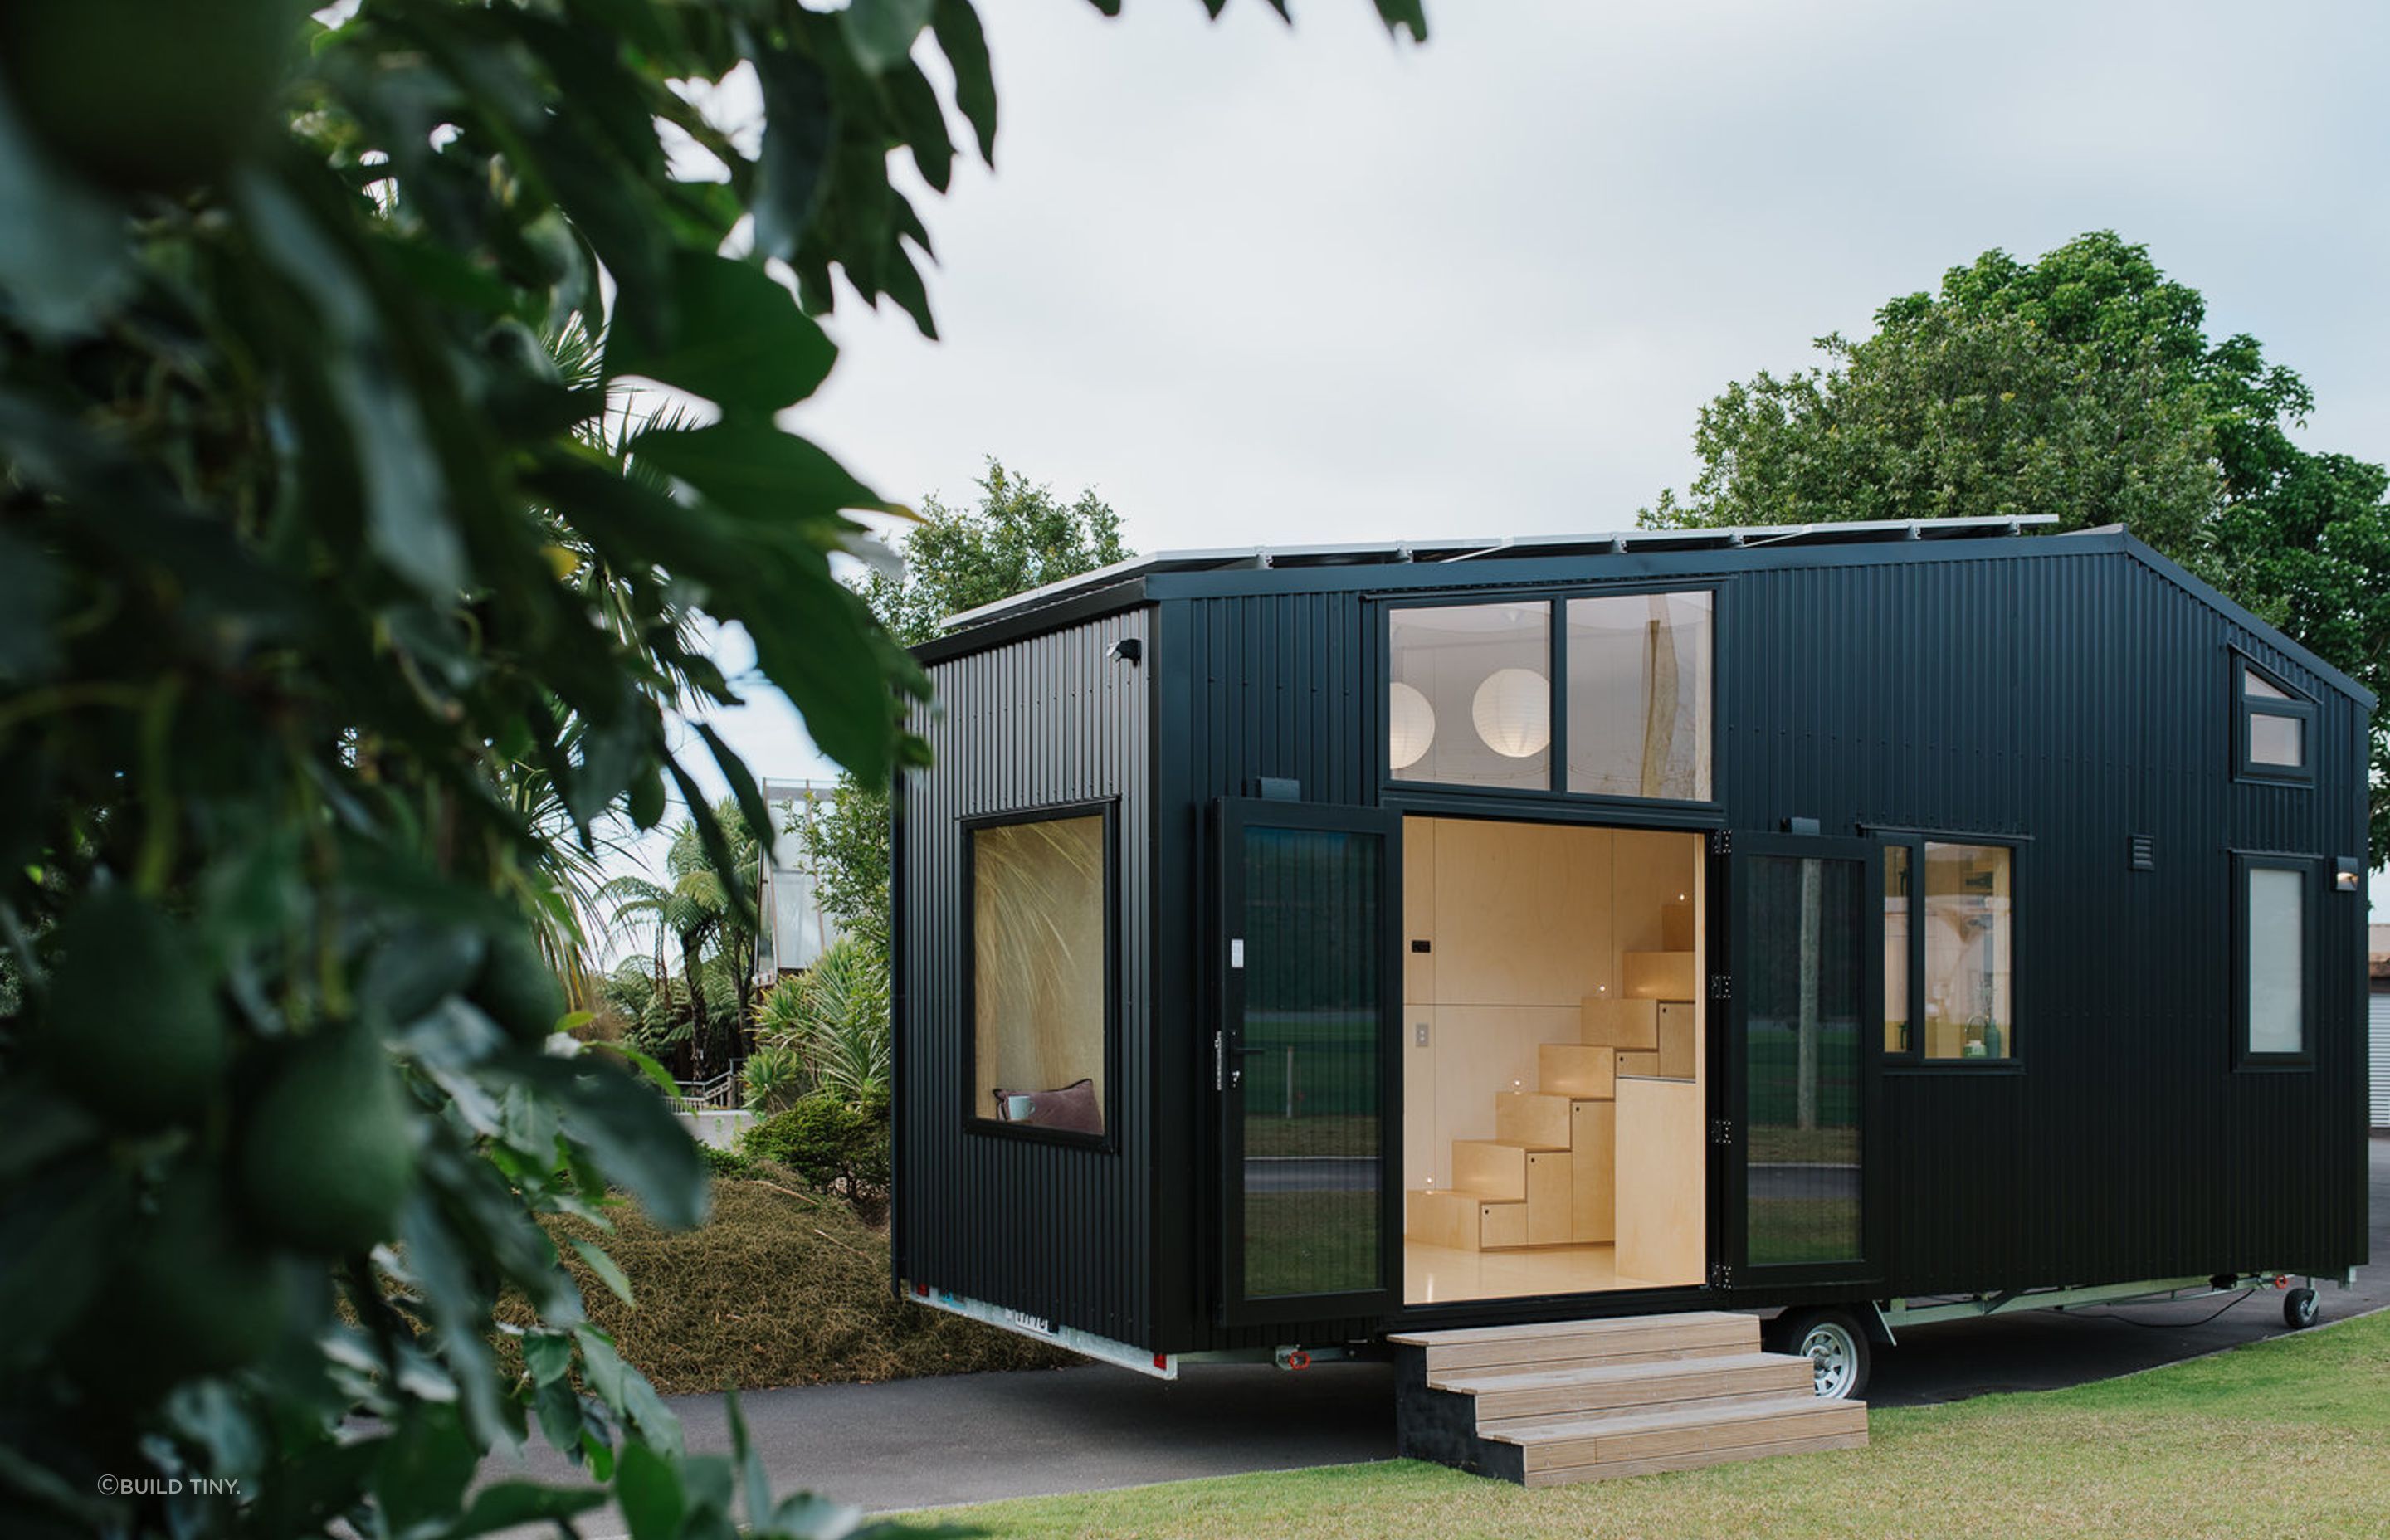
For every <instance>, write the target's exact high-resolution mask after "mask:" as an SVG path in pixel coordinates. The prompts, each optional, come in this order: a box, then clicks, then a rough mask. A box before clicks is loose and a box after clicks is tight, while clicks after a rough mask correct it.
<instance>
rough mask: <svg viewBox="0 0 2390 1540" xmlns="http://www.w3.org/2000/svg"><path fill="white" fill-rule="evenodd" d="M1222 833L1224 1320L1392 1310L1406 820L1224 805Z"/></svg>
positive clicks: (1311, 807) (1219, 1028) (1218, 1078)
mask: <svg viewBox="0 0 2390 1540" xmlns="http://www.w3.org/2000/svg"><path fill="white" fill-rule="evenodd" d="M1215 833H1216V836H1217V839H1218V841H1219V844H1218V872H1219V896H1220V909H1219V915H1218V923H1217V925H1216V926H1215V928H1214V945H1215V947H1216V948H1217V956H1216V959H1215V967H1216V974H1215V977H1216V980H1217V987H1216V991H1215V995H1214V997H1215V998H1216V999H1217V1000H1218V1002H1219V1016H1218V1019H1217V1020H1216V1021H1215V1023H1214V1034H1213V1039H1212V1045H1211V1046H1212V1071H1213V1085H1214V1090H1215V1091H1216V1092H1217V1093H1218V1098H1219V1106H1220V1149H1221V1154H1222V1173H1221V1194H1222V1200H1221V1205H1220V1217H1221V1222H1222V1233H1221V1245H1220V1248H1219V1251H1220V1257H1221V1263H1222V1287H1221V1290H1220V1302H1221V1303H1220V1315H1221V1318H1222V1319H1223V1320H1225V1321H1227V1322H1230V1323H1238V1322H1266V1321H1291V1320H1304V1319H1322V1318H1327V1317H1331V1316H1339V1315H1378V1314H1383V1313H1385V1312H1387V1311H1389V1310H1391V1309H1392V1308H1393V1302H1394V1290H1395V1289H1396V1287H1397V1285H1398V1283H1399V1281H1400V1276H1401V1275H1400V1263H1401V1258H1400V1251H1399V1247H1400V1244H1401V1222H1400V1219H1399V1216H1398V1215H1397V1213H1396V1211H1395V1207H1394V1205H1395V1204H1396V1203H1397V1202H1398V1201H1399V1200H1400V1198H1401V1194H1400V1192H1399V1191H1397V1190H1396V1189H1397V1187H1399V1184H1398V1183H1397V1182H1395V1181H1394V1179H1393V1173H1392V1170H1391V1168H1390V1166H1389V1164H1388V1160H1389V1154H1390V1152H1391V1151H1394V1150H1397V1149H1400V1148H1401V1146H1402V1140H1401V1133H1400V1129H1399V1127H1398V1126H1397V1122H1396V1120H1397V1119H1398V1117H1399V1115H1400V1107H1401V1098H1400V1097H1399V1095H1398V1094H1397V1090H1396V1081H1395V1075H1396V1073H1397V1067H1398V1065H1399V1063H1400V1054H1399V1043H1398V1041H1397V1033H1399V1032H1400V1030H1401V1020H1400V1016H1401V1012H1400V1007H1401V1000H1402V994H1401V987H1400V977H1401V975H1400V973H1399V971H1398V969H1399V967H1400V956H1399V953H1398V951H1397V937H1398V935H1399V927H1398V923H1397V922H1398V918H1399V917H1398V916H1397V914H1396V912H1395V906H1396V905H1397V903H1398V902H1399V893H1400V889H1399V888H1398V886H1397V885H1396V884H1397V879H1398V878H1399V874H1400V872H1401V869H1402V863H1401V838H1402V821H1401V819H1400V818H1399V817H1398V816H1397V815H1394V814H1392V813H1383V812H1380V811H1378V810H1376V809H1374V808H1353V807H1328V806H1321V805H1316V804H1310V803H1303V802H1268V801H1253V800H1246V799H1226V800H1223V801H1222V802H1219V803H1218V804H1217V816H1216V819H1215Z"/></svg>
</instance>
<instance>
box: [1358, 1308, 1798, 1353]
mask: <svg viewBox="0 0 2390 1540" xmlns="http://www.w3.org/2000/svg"><path fill="white" fill-rule="evenodd" d="M1735 1321H1740V1322H1744V1323H1747V1324H1748V1325H1749V1326H1750V1328H1751V1340H1752V1341H1754V1342H1756V1341H1759V1317H1758V1316H1756V1315H1742V1314H1741V1313H1740V1312H1737V1311H1731V1310H1685V1311H1678V1312H1676V1313H1675V1314H1672V1315H1605V1316H1602V1317H1601V1318H1600V1319H1598V1320H1586V1321H1533V1322H1529V1323H1528V1324H1526V1325H1524V1326H1475V1327H1461V1328H1456V1329H1453V1330H1450V1331H1399V1332H1395V1333H1394V1334H1392V1335H1391V1336H1389V1337H1388V1338H1387V1339H1386V1340H1387V1341H1391V1342H1400V1343H1401V1344H1403V1345H1404V1346H1405V1347H1459V1346H1462V1345H1465V1344H1471V1343H1477V1342H1521V1341H1536V1340H1538V1339H1543V1338H1553V1337H1608V1336H1622V1335H1634V1334H1637V1333H1643V1332H1665V1331H1668V1330H1670V1329H1673V1328H1677V1327H1684V1326H1695V1325H1701V1326H1715V1325H1719V1324H1721V1323H1727V1322H1735Z"/></svg>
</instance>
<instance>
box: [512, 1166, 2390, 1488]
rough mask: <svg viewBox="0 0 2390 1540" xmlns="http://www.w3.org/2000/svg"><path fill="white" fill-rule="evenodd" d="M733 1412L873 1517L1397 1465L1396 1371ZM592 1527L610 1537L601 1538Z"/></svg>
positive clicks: (2081, 1339)
mask: <svg viewBox="0 0 2390 1540" xmlns="http://www.w3.org/2000/svg"><path fill="white" fill-rule="evenodd" d="M2371 1160H2372V1164H2371V1195H2372V1239H2373V1245H2372V1254H2373V1263H2372V1264H2371V1266H2369V1267H2363V1268H2359V1269H2358V1276H2357V1278H2358V1286H2357V1288H2356V1289H2354V1290H2341V1289H2339V1288H2337V1287H2334V1286H2331V1285H2327V1286H2325V1287H2324V1288H2323V1289H2322V1290H2320V1298H2321V1301H2322V1305H2323V1318H2324V1319H2325V1320H2326V1321H2335V1320H2342V1319H2345V1318H2346V1317H2348V1316H2350V1315H2358V1314H2361V1313H2363V1312H2365V1311H2369V1310H2378V1309H2381V1308H2383V1307H2384V1306H2390V1139H2381V1138H2377V1139H2375V1140H2374V1141H2373V1143H2372V1146H2371ZM2223 1304H2224V1301H2223V1300H2220V1299H2210V1300H2200V1301H2193V1302H2186V1303H2179V1304H2168V1305H2138V1306H2131V1307H2118V1308H2100V1309H2088V1310H2083V1311H2076V1312H2069V1313H2067V1314H2063V1315H2061V1314H2057V1313H2053V1312H2050V1311H2046V1310H2040V1311H2031V1312H2026V1313H2024V1314H2020V1315H2011V1316H2006V1317H2003V1318H1999V1319H1996V1320H1989V1321H1971V1322H1965V1323H1954V1324H1951V1325H1946V1326H1939V1327H1928V1328H1920V1329H1917V1330H1915V1331H1912V1332H1908V1333H1906V1334H1904V1336H1903V1338H1902V1341H1901V1345H1900V1346H1899V1347H1898V1348H1897V1349H1895V1350H1894V1351H1892V1352H1889V1353H1882V1354H1879V1355H1878V1357H1877V1359H1876V1365H1875V1384H1874V1388H1873V1389H1872V1390H1871V1391H1870V1392H1869V1395H1868V1401H1869V1403H1870V1405H1879V1406H1909V1405H1923V1404H1926V1403H1931V1402H1938V1401H1957V1400H1963V1399H1965V1398H1966V1397H1968V1396H1972V1395H1983V1394H1985V1393H1987V1392H1995V1391H2023V1390H2050V1389H2055V1388H2057V1387H2059V1386H2063V1385H2073V1384H2079V1383H2082V1382H2083V1381H2085V1380H2104V1379H2108V1378H2110V1377H2112V1376H2114V1375H2119V1374H2127V1373H2131V1372H2133V1371H2135V1370H2138V1369H2144V1368H2152V1367H2156V1366H2158V1365H2160V1364H2165V1363H2171V1362H2173V1361H2175V1360H2177V1359H2181V1358H2191V1357H2196V1356H2198V1355H2200V1354H2205V1353H2213V1352H2216V1351H2217V1350H2219V1349H2222V1348H2227V1347H2232V1346H2235V1345H2237V1344H2239V1343H2242V1342H2247V1341H2255V1340H2257V1339H2259V1338H2264V1337H2271V1336H2276V1335H2278V1334H2280V1333H2281V1331H2282V1330H2283V1329H2284V1328H2283V1326H2282V1316H2281V1295H2279V1294H2276V1293H2273V1292H2272V1291H2270V1290H2268V1291H2266V1292H2263V1293H2259V1294H2256V1295H2254V1296H2252V1297H2250V1298H2248V1299H2247V1300H2245V1301H2242V1303H2238V1304H2234V1305H2231V1306H2229V1308H2226V1309H2224V1310H2223V1311H2222V1313H2221V1314H2220V1315H2218V1314H2217V1310H2218V1307H2219V1306H2221V1305H2223ZM2209 1316H2213V1317H2214V1318H2213V1319H2206V1318H2205V1317H2209ZM739 1402H740V1405H742V1406H743V1407H744V1408H745V1410H746V1413H747V1419H748V1425H749V1427H750V1428H751V1429H752V1431H753V1433H754V1436H755V1439H756V1441H757V1443H758V1444H759V1445H760V1446H761V1447H762V1449H763V1451H764V1457H765V1466H766V1468H767V1469H769V1470H770V1471H771V1473H772V1480H773V1485H774V1487H775V1488H776V1489H777V1490H779V1491H790V1490H793V1489H795V1488H797V1487H800V1486H810V1487H813V1488H815V1489H816V1490H818V1491H820V1492H822V1493H824V1494H825V1495H829V1496H831V1497H835V1498H837V1499H839V1500H840V1501H842V1502H848V1503H854V1504H856V1505H858V1506H860V1507H863V1508H870V1509H873V1510H886V1509H890V1508H927V1507H934V1506H938V1505H943V1504H948V1503H966V1502H983V1501H987V1500H990V1499H993V1498H997V1497H1017V1496H1030V1495H1041V1494H1048V1493H1061V1492H1087V1491H1095V1490H1099V1489H1101V1488H1105V1487H1115V1486H1135V1485H1140V1484H1143V1483H1145V1482H1167V1481H1178V1480H1182V1479H1184V1478H1187V1477H1191V1476H1216V1475H1227V1474H1231V1473H1234V1472H1238V1471H1246V1470H1279V1469H1297V1468H1300V1467H1304V1466H1314V1465H1334V1464H1341V1463H1345V1462H1349V1461H1355V1460H1370V1459H1386V1458H1391V1457H1393V1455H1394V1379H1393V1374H1392V1371H1391V1370H1389V1369H1388V1368H1387V1367H1385V1366H1383V1365H1370V1364H1356V1365H1323V1366H1321V1367H1317V1368H1313V1369H1307V1370H1304V1371H1303V1372H1301V1373H1298V1374H1290V1373H1286V1372H1283V1371H1281V1370H1279V1369H1276V1368H1271V1367H1266V1366H1262V1367H1253V1366H1243V1365H1238V1366H1226V1365H1223V1366H1208V1367H1189V1369H1187V1370H1186V1371H1185V1372H1184V1373H1183V1375H1182V1377H1181V1378H1180V1379H1179V1380H1177V1382H1176V1383H1171V1384H1165V1383H1163V1382H1162V1381H1160V1380H1150V1379H1147V1378H1145V1377H1144V1376H1142V1375H1137V1374H1132V1373H1130V1372H1129V1371H1128V1370H1126V1369H1116V1368H1110V1367H1098V1366H1090V1367H1081V1368H1069V1369H1054V1370H1047V1371H1043V1372H1031V1373H1021V1374H977V1375H960V1376H953V1377H948V1378H944V1379H936V1380H900V1381H898V1382H896V1383H893V1384H887V1385H819V1386H810V1387H807V1388H804V1389H802V1390H787V1391H752V1392H748V1393H747V1394H745V1395H743V1396H741V1397H740V1398H739ZM674 1407H675V1410H676V1411H678V1412H679V1414H680V1416H681V1418H682V1419H683V1421H684V1423H685V1424H686V1426H687V1434H688V1442H689V1445H690V1447H691V1448H692V1449H726V1448H727V1447H728V1436H727V1433H726V1428H725V1424H724V1420H723V1410H722V1402H721V1398H720V1397H718V1396H687V1397H682V1398H679V1399H677V1400H675V1402H674ZM536 1442H537V1441H536V1440H534V1443H535V1444H536ZM533 1472H534V1473H536V1474H539V1475H541V1476H544V1477H546V1478H548V1479H551V1480H567V1479H570V1474H571V1472H570V1468H569V1467H567V1466H566V1465H565V1463H564V1461H563V1460H562V1458H561V1457H558V1456H556V1455H554V1454H553V1453H552V1452H550V1451H548V1450H547V1449H546V1447H545V1446H544V1445H541V1446H539V1448H538V1449H537V1451H536V1452H535V1454H534V1456H533ZM497 1473H498V1472H497V1471H496V1470H495V1469H492V1470H487V1471H485V1475H495V1474H497ZM590 1529H591V1532H592V1533H593V1534H604V1533H605V1524H604V1522H603V1521H598V1522H597V1523H593V1524H592V1525H591V1526H590Z"/></svg>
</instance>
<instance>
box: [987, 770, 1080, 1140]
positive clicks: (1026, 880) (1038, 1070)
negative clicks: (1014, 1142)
mask: <svg viewBox="0 0 2390 1540" xmlns="http://www.w3.org/2000/svg"><path fill="white" fill-rule="evenodd" d="M965 839H966V841H968V844H967V849H968V853H969V863H970V935H971V1018H972V1020H971V1071H972V1072H971V1082H972V1101H971V1110H972V1114H973V1116H974V1117H976V1118H979V1119H983V1120H986V1121H989V1122H993V1123H999V1124H1003V1125H1005V1126H1008V1127H1014V1128H1023V1129H1042V1130H1045V1131H1047V1132H1049V1133H1055V1134H1062V1135H1077V1136H1086V1137H1089V1138H1100V1137H1101V1136H1103V1134H1104V1131H1105V1119H1106V1116H1107V1112H1108V1109H1109V1101H1108V1094H1109V1091H1110V1087H1109V1086H1108V1085H1107V1084H1106V1080H1105V1069H1106V1054H1105V1050H1106V1046H1107V1042H1108V1039H1109V1037H1110V1031H1109V1027H1110V1020H1111V985H1110V982H1109V981H1110V977H1111V918H1110V917H1111V908H1112V905H1111V893H1110V880H1109V872H1110V866H1111V861H1110V844H1111V841H1110V827H1109V820H1108V819H1107V817H1106V815H1105V813H1104V812H1103V811H1102V810H1100V809H1098V810H1092V811H1082V810H1071V811H1068V812H1065V813H1061V814H1045V815H1034V816H1030V817H1024V818H1017V819H1011V820H1009V821H1005V822H982V823H978V824H975V825H973V826H971V827H970V828H969V829H968V832H967V833H966V835H965Z"/></svg>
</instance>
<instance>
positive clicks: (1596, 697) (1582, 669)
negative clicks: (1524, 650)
mask: <svg viewBox="0 0 2390 1540" xmlns="http://www.w3.org/2000/svg"><path fill="white" fill-rule="evenodd" d="M1710 610H1711V596H1710V594H1709V593H1708V592H1706V591H1701V592H1695V593H1690V594H1620V595H1615V596H1610V597H1601V598H1588V599H1571V600H1569V601H1568V789H1569V790H1571V791H1590V792H1595V793H1598V794H1600V795H1602V796H1608V797H1666V798H1672V799H1675V800H1677V801H1679V802H1707V801H1709V800H1710Z"/></svg>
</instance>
